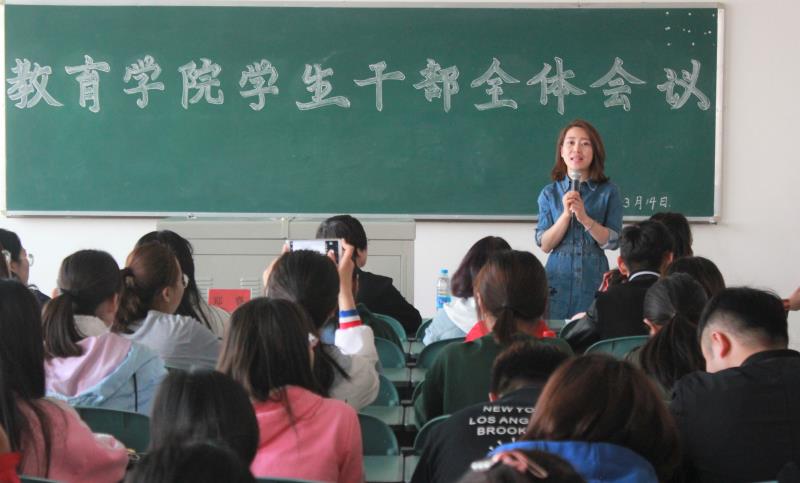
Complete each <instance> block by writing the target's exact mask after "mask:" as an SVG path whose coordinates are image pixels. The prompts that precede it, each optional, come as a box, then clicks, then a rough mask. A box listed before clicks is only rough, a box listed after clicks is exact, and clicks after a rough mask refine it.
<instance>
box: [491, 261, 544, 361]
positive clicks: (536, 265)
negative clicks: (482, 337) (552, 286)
mask: <svg viewBox="0 0 800 483" xmlns="http://www.w3.org/2000/svg"><path fill="white" fill-rule="evenodd" d="M475 293H476V294H479V295H480V301H481V303H480V305H481V309H482V310H483V311H484V312H485V313H488V314H491V315H492V316H493V317H495V319H496V320H495V323H494V327H493V328H492V332H493V333H494V336H495V338H496V339H497V341H498V342H499V343H500V344H502V345H507V344H510V343H511V342H512V341H513V340H512V339H513V335H514V334H515V333H516V332H518V331H519V327H518V324H519V323H528V324H532V323H536V322H539V321H540V320H541V318H542V316H543V315H544V313H545V310H546V308H547V294H548V286H547V275H546V273H545V271H544V267H543V266H542V263H541V262H540V261H539V259H538V258H536V257H535V256H534V255H533V254H532V253H529V252H522V251H518V250H504V251H500V252H496V253H494V254H493V255H492V256H491V257H490V258H489V261H488V262H486V265H484V266H483V268H482V269H481V271H480V272H479V273H478V276H477V277H476V279H475Z"/></svg>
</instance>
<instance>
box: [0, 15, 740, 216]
mask: <svg viewBox="0 0 800 483" xmlns="http://www.w3.org/2000/svg"><path fill="white" fill-rule="evenodd" d="M5 5H48V6H109V7H112V6H178V7H181V6H185V7H253V8H258V7H298V8H307V7H328V8H414V9H425V8H431V9H439V8H442V9H447V8H464V9H470V8H475V9H481V8H484V9H485V8H493V9H494V8H496V9H503V8H520V9H589V10H592V9H616V8H619V9H641V10H645V9H663V8H714V9H716V10H717V55H716V86H715V87H716V101H715V106H714V111H715V139H714V197H713V199H714V201H713V215H712V216H689V217H688V219H689V221H690V222H693V223H709V224H716V223H718V222H719V221H720V220H721V218H722V155H723V153H722V147H723V117H724V116H723V109H724V104H725V102H724V99H725V98H724V70H725V69H724V67H725V63H724V61H725V55H724V54H725V50H724V47H725V7H724V5H723V4H721V3H718V2H701V3H686V2H664V3H647V4H626V3H615V2H609V3H592V4H581V3H547V4H537V3H512V2H502V3H489V2H481V3H460V2H453V3H405V2H363V3H362V2H359V3H347V2H340V1H331V2H325V1H321V2H320V1H303V0H300V1H283V2H280V1H262V0H231V1H226V2H223V1H203V2H193V1H190V0H183V1H181V0H169V1H160V0H142V1H131V0H109V1H96V0H44V1H38V0H7V1H6V2H5ZM0 9H4V5H2V4H0ZM4 36H5V30H4ZM0 79H2V83H3V85H5V84H6V82H5V69H4V70H3V73H2V74H0ZM3 99H4V100H3V103H0V106H3V107H6V106H7V104H8V103H9V101H8V100H7V99H6V98H5V96H3ZM3 112H4V116H5V112H6V109H3ZM0 141H2V146H0V149H2V151H3V159H2V168H3V174H2V176H3V177H4V181H5V182H4V183H3V185H4V186H3V188H4V190H3V195H4V196H3V199H2V202H3V208H4V209H3V210H2V213H3V214H4V215H6V216H8V217H66V218H95V217H106V218H167V217H173V218H174V217H178V218H187V219H195V218H219V217H225V218H231V219H236V218H273V219H293V218H297V217H303V218H308V217H311V218H324V217H328V216H331V215H334V214H338V213H307V212H301V213H272V212H261V213H260V212H244V213H232V212H185V211H164V212H154V211H83V210H81V211H70V210H7V209H5V208H6V207H7V195H8V190H7V189H6V183H7V182H8V179H7V173H6V169H5V168H6V164H7V146H6V143H5V137H3V138H2V139H1V140H0ZM353 215H354V216H357V217H359V218H364V219H414V220H427V221H436V220H442V221H508V222H514V221H518V222H530V221H536V220H537V218H538V217H537V216H536V215H501V214H491V215H484V214H419V213H405V214H400V213H353ZM647 218H648V217H647V216H628V215H626V216H625V218H624V219H625V220H626V221H639V220H643V219H647Z"/></svg>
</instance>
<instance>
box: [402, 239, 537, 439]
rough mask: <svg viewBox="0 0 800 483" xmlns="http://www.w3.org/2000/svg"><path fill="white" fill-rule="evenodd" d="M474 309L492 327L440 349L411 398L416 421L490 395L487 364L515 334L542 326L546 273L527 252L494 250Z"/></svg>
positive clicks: (478, 286) (528, 333)
mask: <svg viewBox="0 0 800 483" xmlns="http://www.w3.org/2000/svg"><path fill="white" fill-rule="evenodd" d="M474 287H475V298H476V300H477V304H478V310H479V313H480V315H481V317H482V318H483V320H484V321H485V322H486V325H487V326H488V327H489V328H490V329H491V332H490V333H489V334H488V335H485V336H483V337H481V338H479V339H477V340H474V341H472V342H466V343H464V344H450V345H449V346H447V347H445V348H444V349H443V350H442V352H441V353H439V356H438V357H437V359H436V361H435V362H434V364H433V366H432V367H431V368H430V369H429V370H428V372H427V373H426V375H425V382H424V383H423V386H422V395H421V397H419V398H417V400H416V401H415V410H416V413H417V420H418V421H419V422H420V424H425V423H426V422H427V421H428V420H430V419H432V418H435V417H436V416H440V415H442V414H452V413H453V412H455V411H457V410H459V409H462V408H464V407H466V406H469V405H471V404H475V403H479V402H482V401H484V400H485V399H486V395H487V394H488V393H489V383H490V377H491V368H492V363H493V361H494V360H495V358H496V357H497V355H498V354H499V353H500V352H502V351H503V349H505V348H506V347H508V346H509V345H510V344H511V343H512V342H514V340H515V338H516V337H518V336H519V337H526V336H528V337H535V336H536V334H537V333H541V331H542V327H546V324H545V322H544V321H543V320H542V317H543V316H544V313H545V310H546V309H547V292H548V288H547V276H546V274H545V271H544V267H542V264H541V263H540V262H539V260H538V259H537V258H536V257H535V256H534V255H533V254H531V253H528V252H521V251H517V250H507V251H501V252H497V253H495V254H493V255H492V256H491V258H489V261H488V262H487V263H486V265H484V266H483V268H482V269H481V271H480V272H479V273H478V276H477V278H476V279H475V285H474Z"/></svg>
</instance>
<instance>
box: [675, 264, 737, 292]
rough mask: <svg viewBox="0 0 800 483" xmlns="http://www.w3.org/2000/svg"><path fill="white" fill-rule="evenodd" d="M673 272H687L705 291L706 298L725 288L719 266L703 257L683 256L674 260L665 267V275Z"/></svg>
mask: <svg viewBox="0 0 800 483" xmlns="http://www.w3.org/2000/svg"><path fill="white" fill-rule="evenodd" d="M673 273H688V274H689V275H691V276H692V278H694V279H695V280H696V281H697V282H698V283H700V285H702V286H703V290H705V291H706V296H707V297H708V298H711V297H713V296H714V295H717V294H718V293H720V292H722V291H723V290H725V279H724V278H723V277H722V273H721V272H720V271H719V268H717V266H716V265H715V264H714V262H712V261H711V260H709V259H708V258H703V257H683V258H679V259H677V260H674V261H673V262H672V263H670V264H669V267H667V275H672V274H673Z"/></svg>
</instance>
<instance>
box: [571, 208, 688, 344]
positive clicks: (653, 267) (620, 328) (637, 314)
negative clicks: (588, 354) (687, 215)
mask: <svg viewBox="0 0 800 483" xmlns="http://www.w3.org/2000/svg"><path fill="white" fill-rule="evenodd" d="M619 243H620V256H619V258H618V259H617V263H618V264H619V268H620V271H621V272H622V273H623V274H624V275H625V276H626V277H627V279H628V281H627V282H625V283H623V284H620V285H615V286H613V287H611V288H609V289H608V291H606V292H602V293H598V294H597V298H595V300H594V302H592V305H591V306H590V307H589V309H588V310H587V311H586V313H585V314H584V315H583V317H581V318H579V319H576V320H573V321H571V322H569V323H568V324H567V325H566V326H565V327H564V328H563V329H562V330H561V334H560V335H561V337H562V338H564V339H566V340H567V342H569V344H570V345H571V346H572V350H574V351H575V352H576V353H578V354H582V353H583V352H585V351H586V349H588V348H589V347H590V346H591V345H592V344H594V343H595V342H598V341H601V340H605V339H612V338H615V337H628V336H633V335H646V334H647V329H646V327H645V325H644V324H643V323H642V320H643V317H642V304H643V302H644V295H645V293H647V289H649V288H650V287H651V286H652V285H653V284H654V283H656V281H657V280H658V278H659V277H660V276H661V274H662V273H663V272H664V271H665V270H666V267H667V266H668V265H669V264H670V263H671V262H672V236H671V235H670V234H669V230H667V227H666V226H664V224H663V223H661V222H658V221H650V220H645V221H643V222H641V223H637V224H635V225H629V226H626V227H625V229H623V230H622V233H621V234H620V239H619Z"/></svg>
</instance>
